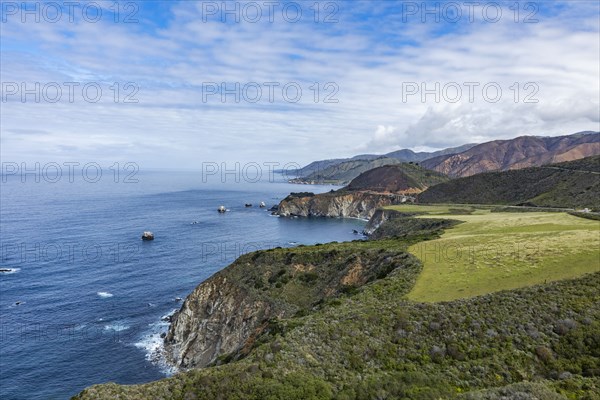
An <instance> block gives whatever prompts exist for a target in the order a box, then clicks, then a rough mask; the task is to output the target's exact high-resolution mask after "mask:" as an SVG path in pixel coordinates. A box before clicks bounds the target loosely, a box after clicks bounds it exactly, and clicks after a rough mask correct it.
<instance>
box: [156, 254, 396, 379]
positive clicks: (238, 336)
mask: <svg viewBox="0 0 600 400" xmlns="http://www.w3.org/2000/svg"><path fill="white" fill-rule="evenodd" d="M336 246H337V245H331V246H323V247H321V246H316V247H311V248H295V249H274V250H267V251H259V252H256V253H250V254H246V255H243V256H242V257H240V258H239V259H238V260H236V261H235V262H234V263H233V264H231V265H230V266H228V267H227V268H225V269H224V270H222V271H221V272H219V273H217V274H216V275H214V276H213V277H211V278H210V279H208V280H207V281H205V282H203V283H202V284H200V285H199V286H198V287H197V288H196V289H195V290H194V291H193V292H192V293H191V294H190V295H189V296H188V297H187V298H186V300H185V302H184V303H183V305H182V307H181V309H180V310H179V312H177V313H176V314H175V315H174V316H173V319H172V323H171V326H170V327H169V332H168V334H167V336H166V338H165V349H166V352H167V359H168V361H170V363H171V364H173V365H175V366H176V367H178V368H181V369H186V368H192V367H206V366H208V365H211V364H213V363H215V362H216V361H218V360H219V359H236V358H239V357H242V356H244V355H246V354H248V353H249V352H250V350H252V348H253V347H254V345H255V343H256V341H257V340H258V339H259V337H261V336H262V335H266V334H268V333H269V332H270V330H271V329H272V328H273V326H274V325H273V324H274V323H275V324H276V321H278V320H280V319H284V318H287V317H290V316H293V315H297V314H298V313H303V314H304V313H308V312H310V311H311V310H314V309H315V308H318V307H320V305H321V304H323V302H324V300H326V299H328V298H331V297H336V296H338V295H340V294H341V293H344V292H345V291H347V290H348V289H351V288H357V287H360V286H362V285H364V284H365V283H367V282H369V281H371V280H373V279H376V278H382V277H384V276H386V275H387V274H388V273H390V272H391V271H393V270H394V269H395V268H397V267H399V266H401V265H403V264H405V263H406V262H407V261H406V260H407V255H406V253H403V252H398V251H374V250H372V249H367V250H362V249H357V248H352V247H349V246H344V245H343V244H340V245H339V246H338V247H336Z"/></svg>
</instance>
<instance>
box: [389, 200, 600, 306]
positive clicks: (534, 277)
mask: <svg viewBox="0 0 600 400" xmlns="http://www.w3.org/2000/svg"><path fill="white" fill-rule="evenodd" d="M455 207H456V206H455ZM390 208H391V209H394V210H397V211H401V212H417V213H426V214H428V215H421V216H419V217H418V218H433V217H435V218H436V219H439V218H448V219H454V220H459V221H463V223H462V224H459V225H457V226H455V227H453V228H452V229H448V230H447V231H446V232H444V233H443V234H442V236H441V237H440V238H439V239H436V240H432V241H428V242H421V243H418V244H415V245H413V246H411V247H410V248H409V251H410V252H411V253H412V254H414V255H416V256H417V257H419V259H420V260H421V261H422V262H423V264H424V269H423V272H422V273H421V275H420V276H419V279H418V280H417V283H416V285H415V287H414V288H413V290H412V291H411V293H410V294H409V298H410V299H412V300H415V301H427V302H433V301H448V300H454V299H458V298H464V297H472V296H478V295H482V294H486V293H490V292H494V291H499V290H504V289H514V288H519V287H524V286H529V285H534V284H538V283H544V282H550V281H555V280H560V279H567V278H573V277H577V276H581V275H583V274H586V273H589V272H598V271H600V250H599V249H600V221H593V220H588V219H583V218H578V217H576V216H572V215H568V214H565V213H531V212H519V213H507V212H502V213H494V212H490V211H489V210H476V211H474V212H473V213H472V214H470V215H456V214H452V213H451V211H452V208H453V207H452V206H416V205H407V206H393V207H390ZM429 215H430V216H431V217H430V216H429Z"/></svg>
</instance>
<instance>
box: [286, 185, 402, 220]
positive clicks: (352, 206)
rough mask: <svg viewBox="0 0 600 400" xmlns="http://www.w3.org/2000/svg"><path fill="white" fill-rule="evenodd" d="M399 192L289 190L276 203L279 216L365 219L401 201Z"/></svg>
mask: <svg viewBox="0 0 600 400" xmlns="http://www.w3.org/2000/svg"><path fill="white" fill-rule="evenodd" d="M408 199H410V197H409V196H405V195H402V194H384V193H372V192H350V191H337V192H330V193H322V194H317V195H315V194H313V193H292V194H290V195H289V196H288V197H286V198H285V199H283V200H282V201H281V202H280V203H279V207H278V210H277V215H280V216H282V217H332V218H361V219H369V218H371V217H372V216H373V214H374V213H375V211H376V210H377V209H378V208H381V207H386V206H390V205H394V204H402V203H404V202H406V201H407V200H408Z"/></svg>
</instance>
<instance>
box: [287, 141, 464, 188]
mask: <svg viewBox="0 0 600 400" xmlns="http://www.w3.org/2000/svg"><path fill="white" fill-rule="evenodd" d="M473 146H476V144H473V143H472V144H465V145H462V146H459V147H453V148H449V149H444V150H439V151H434V152H414V151H412V150H409V149H402V150H396V151H392V152H391V153H387V154H383V155H381V154H380V155H377V154H359V155H356V156H354V157H351V158H335V159H331V160H321V161H313V162H311V163H310V164H308V165H306V166H304V167H303V168H300V169H298V170H297V171H296V175H297V176H298V178H300V179H299V181H304V182H310V181H316V182H318V183H339V184H345V183H348V182H350V181H351V180H352V179H354V178H356V177H357V176H358V175H360V174H361V173H362V172H364V171H368V170H369V169H373V168H377V167H380V166H382V165H389V164H397V163H398V162H421V161H423V160H427V159H429V158H433V157H438V156H445V155H449V154H456V153H461V152H463V151H466V150H468V149H470V148H471V147H473ZM375 160H376V161H375ZM382 160H383V161H382ZM394 160H396V161H397V162H396V161H394ZM369 161H374V162H373V163H372V164H371V165H369V164H368V162H369ZM342 164H344V165H342ZM349 171H353V172H349ZM323 181H325V182H323Z"/></svg>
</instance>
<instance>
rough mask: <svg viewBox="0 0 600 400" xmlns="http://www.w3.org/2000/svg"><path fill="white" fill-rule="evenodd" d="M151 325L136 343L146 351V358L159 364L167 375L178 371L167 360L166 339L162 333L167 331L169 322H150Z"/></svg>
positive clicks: (136, 345)
mask: <svg viewBox="0 0 600 400" xmlns="http://www.w3.org/2000/svg"><path fill="white" fill-rule="evenodd" d="M149 327H150V329H149V331H148V332H147V333H146V334H145V335H144V336H142V338H141V339H140V340H139V341H138V342H137V343H135V344H134V345H135V347H137V348H138V349H142V350H144V351H145V352H146V360H148V361H150V362H151V363H152V364H154V365H156V366H158V367H159V368H160V370H161V372H162V373H164V374H165V375H167V376H171V375H173V374H175V373H176V372H177V368H176V367H174V366H172V365H170V364H169V363H168V362H167V358H166V356H165V347H164V339H163V338H162V337H161V334H164V333H167V330H168V329H169V323H168V322H165V321H160V322H156V323H153V324H149Z"/></svg>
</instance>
